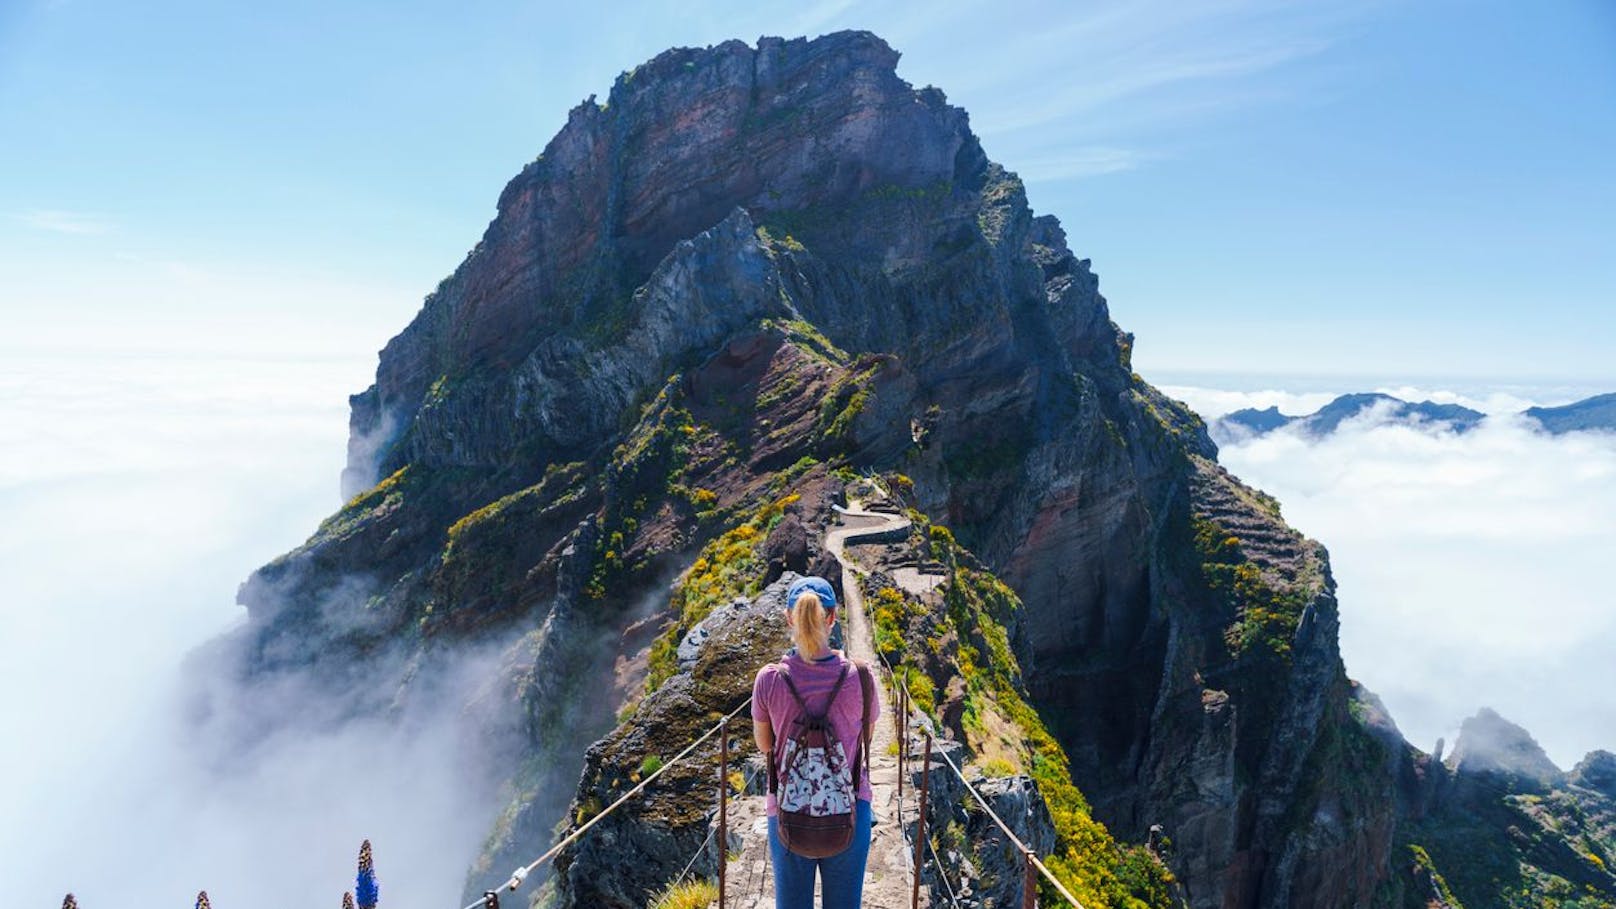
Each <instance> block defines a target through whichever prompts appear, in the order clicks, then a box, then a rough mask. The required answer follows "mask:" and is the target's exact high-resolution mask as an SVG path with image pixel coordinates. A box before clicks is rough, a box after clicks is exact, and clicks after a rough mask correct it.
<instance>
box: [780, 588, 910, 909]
mask: <svg viewBox="0 0 1616 909" xmlns="http://www.w3.org/2000/svg"><path fill="white" fill-rule="evenodd" d="M786 622H787V624H789V625H790V626H791V639H792V641H793V642H794V643H795V644H796V646H795V647H794V648H793V649H791V650H790V651H788V652H787V653H786V655H785V656H784V657H782V658H781V659H780V660H779V662H775V663H770V664H768V665H766V666H764V667H763V668H762V669H760V670H758V674H757V680H756V681H755V682H754V683H753V686H752V731H753V734H754V736H755V737H756V739H757V745H758V750H759V751H761V752H762V753H763V754H764V755H766V756H767V758H768V761H769V787H768V794H767V795H766V796H765V799H764V806H765V810H766V811H767V813H768V816H769V859H770V861H771V862H772V863H773V865H774V905H775V909H812V907H813V900H814V876H815V874H816V873H817V875H818V876H819V880H820V886H821V889H822V891H823V893H824V903H823V907H824V909H856V907H857V906H858V905H859V901H860V900H861V898H862V897H863V893H864V865H865V861H866V859H868V858H869V854H870V825H871V818H870V774H869V742H870V737H871V735H872V733H873V732H874V728H875V722H876V717H878V716H880V703H879V700H878V695H877V691H876V685H875V681H874V677H873V676H872V675H871V674H870V670H869V667H868V666H865V665H864V664H862V663H859V662H857V661H855V660H852V659H849V658H848V657H847V656H846V655H845V654H843V653H842V652H841V651H837V650H832V649H830V631H831V627H832V626H833V625H835V623H836V593H835V591H834V590H832V589H831V586H830V582H828V581H826V580H825V579H824V578H819V577H804V578H798V579H797V580H796V581H795V582H794V583H793V584H792V585H791V587H790V588H789V589H788V590H787V591H786Z"/></svg>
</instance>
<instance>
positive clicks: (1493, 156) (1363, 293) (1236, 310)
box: [0, 0, 1616, 386]
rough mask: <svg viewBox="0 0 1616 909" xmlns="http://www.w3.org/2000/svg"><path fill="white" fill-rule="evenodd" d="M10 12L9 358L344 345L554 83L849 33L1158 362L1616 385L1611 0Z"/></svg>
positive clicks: (424, 285)
mask: <svg viewBox="0 0 1616 909" xmlns="http://www.w3.org/2000/svg"><path fill="white" fill-rule="evenodd" d="M682 6H683V5H682V4H673V3H667V4H658V3H638V4H627V3H624V4H594V5H588V4H568V5H552V4H536V3H509V2H493V0H472V2H459V3H452V4H451V3H437V4H420V3H415V4H412V3H400V2H359V3H345V4H329V3H324V2H290V3H278V4H219V3H214V2H203V0H153V2H150V3H142V4H129V3H122V2H102V0H53V2H17V0H12V2H10V3H8V4H6V5H5V6H3V7H0V287H3V288H4V292H3V293H0V308H3V310H4V313H3V315H4V318H5V324H6V331H5V333H4V335H3V336H0V348H5V349H7V350H13V351H14V350H17V349H19V348H22V349H29V350H61V349H73V350H93V351H112V350H124V349H142V350H151V349H159V350H168V351H175V352H181V353H194V352H200V351H221V350H224V351H243V352H252V353H262V354H276V355H280V354H296V355H337V356H351V355H355V354H356V352H357V354H358V355H360V356H362V357H364V358H366V360H367V362H369V358H370V357H371V355H372V354H373V352H374V351H375V350H377V349H379V348H380V347H381V345H382V344H383V343H384V342H385V341H386V340H387V338H388V337H390V336H391V335H392V334H393V333H395V332H396V331H397V330H399V329H400V328H402V327H403V325H404V324H405V323H406V322H407V321H408V319H409V318H410V316H411V315H413V314H414V312H415V310H416V309H417V308H418V306H419V303H420V299H421V297H422V296H423V295H424V294H425V293H426V292H427V291H429V290H430V289H431V288H432V287H433V286H434V285H435V284H436V283H437V281H438V279H439V278H441V277H443V276H444V275H445V274H447V273H448V271H449V270H450V269H452V268H453V267H454V265H455V264H456V263H458V262H459V260H460V259H461V258H462V256H463V255H464V254H465V252H466V250H467V249H469V248H470V247H471V246H472V245H473V244H474V243H475V242H476V240H477V238H478V236H479V235H480V234H481V231H482V229H483V227H484V226H485V225H486V223H487V221H488V219H489V218H490V217H491V216H492V214H493V206H494V201H495V199H496V197H497V195H498V192H499V189H500V187H502V186H503V185H504V183H505V181H506V180H507V179H509V177H511V176H512V175H513V174H515V173H516V172H517V170H518V169H519V168H520V167H521V165H522V164H523V163H525V162H526V161H528V160H530V159H532V158H533V157H534V156H535V155H536V154H537V152H538V151H539V149H540V148H541V147H542V146H543V144H544V143H545V141H546V140H547V139H548V138H549V137H550V136H551V135H552V134H553V133H554V132H555V130H556V129H557V128H558V127H559V126H560V124H561V123H562V122H563V120H564V117H565V113H566V111H567V109H568V108H570V107H571V106H573V105H574V104H576V103H577V102H578V101H580V100H581V99H582V98H584V97H586V96H587V95H590V94H601V95H604V93H605V92H606V90H607V89H608V88H609V86H610V84H611V81H612V79H613V78H614V77H615V75H616V74H617V73H618V72H619V71H621V70H624V69H628V68H630V67H632V66H634V65H636V64H637V63H639V62H641V61H643V60H644V59H646V58H648V57H650V56H652V55H654V54H655V53H656V52H657V51H659V50H661V49H663V48H665V47H667V46H671V45H677V44H708V43H714V42H717V41H719V40H723V39H725V38H729V37H741V38H744V39H747V40H752V39H755V38H756V37H757V36H758V35H760V34H785V35H795V34H817V33H821V32H824V31H829V30H833V29H836V28H843V27H861V28H870V29H872V30H874V31H876V32H878V33H880V34H882V35H883V36H884V37H886V38H887V39H888V40H889V41H890V42H891V43H892V44H893V45H894V46H895V47H897V48H898V49H899V50H900V51H902V52H903V54H904V58H903V61H902V62H901V63H900V65H899V72H900V74H901V75H903V76H904V77H905V78H907V79H909V80H910V81H912V82H914V83H916V84H926V83H931V84H936V85H938V86H940V87H942V88H943V89H944V90H945V91H946V92H947V93H948V95H949V97H950V99H951V100H952V101H953V102H954V103H956V104H959V105H961V106H963V107H965V108H966V109H967V110H969V111H970V112H971V115H972V122H973V124H974V125H975V127H976V128H977V130H978V131H979V133H980V134H981V135H982V137H983V142H984V144H985V145H986V147H987V150H988V153H989V154H990V155H991V156H993V157H994V158H995V159H997V160H1000V161H1002V162H1003V163H1005V164H1006V165H1007V166H1009V167H1011V168H1012V169H1015V170H1018V171H1019V172H1021V173H1022V174H1023V175H1024V176H1025V177H1026V178H1027V182H1028V188H1029V193H1030V196H1031V199H1032V202H1033V204H1034V206H1035V207H1036V208H1037V209H1038V210H1039V211H1041V212H1052V213H1055V214H1057V215H1059V216H1060V217H1061V219H1062V221H1063V222H1064V223H1065V225H1066V227H1067V230H1068V233H1069V236H1070V238H1071V242H1072V245H1073V247H1074V248H1075V249H1076V250H1077V251H1078V253H1079V254H1080V255H1083V256H1089V257H1092V258H1093V260H1094V263H1095V268H1096V269H1097V270H1098V271H1099V273H1100V275H1101V287H1102V290H1103V291H1104V292H1105V293H1106V294H1107V296H1108V298H1109V299H1110V300H1111V303H1112V308H1113V314H1114V315H1115V317H1116V318H1117V320H1118V321H1119V322H1120V323H1121V324H1122V325H1123V327H1124V328H1127V329H1129V330H1132V331H1135V332H1136V333H1137V334H1138V336H1139V342H1138V345H1137V351H1138V353H1137V360H1138V364H1139V366H1140V368H1141V370H1142V371H1144V372H1145V373H1146V375H1147V376H1151V375H1153V374H1155V373H1161V374H1164V375H1165V374H1174V373H1178V372H1186V371H1225V372H1237V373H1248V374H1249V373H1291V374H1295V373H1311V374H1352V375H1364V376H1377V377H1381V378H1383V379H1385V380H1391V379H1395V378H1402V377H1415V376H1470V377H1483V378H1487V377H1545V378H1556V379H1576V380H1580V381H1586V382H1590V383H1593V384H1595V385H1598V384H1601V383H1603V384H1605V385H1610V386H1616V366H1613V365H1611V364H1612V358H1611V356H1610V352H1611V351H1612V350H1616V306H1613V305H1612V304H1613V303H1616V214H1613V213H1616V7H1613V6H1612V5H1611V4H1609V3H1606V2H1603V0H1554V2H1544V3H1535V4H1518V3H1504V2H1448V0H1433V2H1421V3H1401V2H1369V3H1359V2H1354V3H1339V4H1338V3H1332V2H1315V3H1308V4H1291V3H1277V2H1267V0H1216V2H1206V3H1194V4H1184V3H1178V2H1141V3H1061V4H1035V3H1021V4H1002V3H999V4H992V5H991V6H989V5H985V4H983V5H978V4H957V3H946V2H944V3H936V4H926V5H924V6H921V5H918V4H915V5H899V4H874V5H870V6H868V7H866V6H865V5H863V4H858V3H852V2H831V3H821V4H813V3H802V2H797V3H790V4H765V3H751V2H748V3H738V2H737V3H719V4H709V5H707V6H706V7H705V8H704V11H702V12H695V13H692V12H690V11H688V10H685V9H683V8H682Z"/></svg>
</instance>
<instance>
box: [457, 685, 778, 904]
mask: <svg viewBox="0 0 1616 909" xmlns="http://www.w3.org/2000/svg"><path fill="white" fill-rule="evenodd" d="M751 703H752V696H751V695H747V697H746V700H744V701H742V702H741V705H740V706H739V707H736V708H735V709H734V710H731V711H730V712H729V713H727V714H725V715H724V718H723V719H721V720H719V721H718V722H717V723H714V724H713V725H712V727H711V728H709V729H708V730H707V731H706V732H704V733H702V735H701V737H700V738H698V739H696V740H695V741H694V742H691V743H690V744H689V745H687V746H685V750H683V751H681V752H679V753H678V754H676V755H674V756H673V758H672V759H671V760H669V761H668V762H667V763H665V764H663V765H662V766H661V767H658V768H657V769H656V770H654V771H652V772H651V775H650V776H647V777H646V778H645V779H643V780H640V782H639V784H638V785H636V786H635V787H634V788H633V789H630V790H629V791H627V792H625V793H623V794H622V795H621V796H618V798H617V800H616V801H614V802H612V803H611V804H610V805H607V806H606V807H605V808H604V809H602V810H601V812H600V813H599V814H597V815H595V816H594V817H592V818H590V819H589V820H588V821H586V822H584V823H583V824H582V825H581V826H580V827H579V828H578V829H577V830H574V831H572V832H571V833H569V834H567V835H566V836H565V837H562V838H561V840H560V841H559V842H557V843H556V844H555V845H554V846H551V847H550V848H549V849H548V850H546V851H545V853H544V854H543V855H541V856H539V857H538V858H536V859H534V860H533V861H531V862H529V863H527V864H526V865H523V866H521V867H520V868H517V869H516V870H515V871H513V872H511V877H510V880H507V881H506V882H505V883H504V884H501V885H500V887H499V889H497V890H490V891H488V892H487V893H484V894H483V896H482V898H481V899H479V900H477V901H476V902H474V903H472V904H470V905H468V906H466V909H479V907H484V906H486V907H489V909H494V907H497V906H498V905H499V893H500V892H501V891H508V892H515V891H516V888H518V887H520V886H522V882H523V881H525V880H527V878H528V875H530V874H532V873H533V872H534V870H535V869H537V868H538V867H539V866H540V865H542V864H544V863H545V862H548V861H550V860H551V859H553V858H555V857H556V856H557V855H559V854H560V853H561V850H563V849H565V848H567V847H568V846H570V845H572V844H573V843H575V842H577V841H578V838H579V837H581V836H583V835H584V834H585V833H587V832H589V829H590V828H591V827H594V826H595V825H596V824H598V823H600V822H601V821H602V820H605V819H606V817H607V816H608V815H610V814H611V813H612V812H613V811H616V810H617V809H618V808H620V807H622V806H623V805H624V804H626V803H627V802H628V801H629V800H631V799H633V798H634V797H635V796H637V795H639V794H640V793H641V792H644V791H645V787H647V786H649V785H651V783H652V782H654V781H655V780H656V778H657V777H659V776H661V775H662V774H664V773H666V772H668V770H669V769H671V768H672V767H673V766H674V765H676V764H678V763H679V762H680V761H682V760H684V759H685V758H687V757H689V756H690V754H691V752H693V751H695V750H696V749H697V748H699V747H701V744H702V743H703V742H705V741H707V740H708V739H710V738H712V737H713V734H714V733H716V732H718V731H719V730H720V729H723V728H725V727H726V726H728V725H729V721H730V720H732V719H734V718H735V716H736V715H737V714H739V713H740V712H741V711H742V710H745V709H746V708H747V706H748V705H750V704H751Z"/></svg>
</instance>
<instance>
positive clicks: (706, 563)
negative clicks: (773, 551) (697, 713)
mask: <svg viewBox="0 0 1616 909" xmlns="http://www.w3.org/2000/svg"><path fill="white" fill-rule="evenodd" d="M797 499H798V495H797V494H796V493H791V494H789V495H786V496H782V497H780V498H778V499H774V500H772V501H770V502H768V503H767V504H765V505H763V506H762V507H761V508H759V509H758V510H757V511H755V512H754V513H753V514H752V516H751V517H750V518H749V519H747V520H745V521H743V522H741V523H740V524H737V525H736V526H734V527H732V528H730V529H729V530H727V531H725V532H724V533H723V534H722V535H720V536H719V537H718V538H717V539H715V540H713V541H712V542H710V543H708V544H707V545H706V546H705V547H704V548H703V549H702V551H701V555H700V556H698V557H697V558H696V561H695V562H694V563H693V564H692V565H691V566H690V570H689V571H687V572H685V575H684V577H683V578H681V579H680V581H679V584H678V586H677V587H676V588H675V589H674V592H673V600H672V602H671V604H670V605H671V607H672V609H673V610H674V611H675V612H676V613H678V616H679V620H678V622H676V623H675V624H674V625H673V627H672V628H669V629H668V630H667V631H666V632H664V633H663V634H662V635H661V636H660V637H658V638H657V639H656V641H654V642H653V643H652V644H651V656H650V674H649V675H648V676H647V678H646V690H647V691H648V692H649V691H655V690H656V689H657V688H659V687H660V686H661V685H662V683H663V682H665V681H667V680H668V679H669V678H671V677H672V676H673V674H674V673H675V672H678V670H679V663H678V658H677V653H678V650H679V642H680V641H681V640H682V639H683V638H684V636H685V635H686V634H688V633H689V631H690V629H691V628H693V627H695V625H696V623H697V622H700V621H701V620H702V619H705V618H706V617H707V616H708V615H710V614H711V613H712V611H713V609H715V608H716V607H718V606H720V605H721V604H724V603H727V602H729V601H730V600H732V599H734V598H736V597H752V596H756V595H757V594H758V593H759V592H760V591H761V590H762V587H763V583H762V582H763V572H764V569H765V568H766V567H767V566H766V565H765V564H764V563H763V560H762V559H760V558H758V547H760V546H761V545H762V544H763V540H764V539H765V538H766V537H767V536H768V534H769V531H770V530H773V529H774V525H775V524H776V523H778V522H779V521H780V518H781V516H782V515H783V514H784V513H785V509H786V506H788V505H790V504H792V503H793V502H796V501H797Z"/></svg>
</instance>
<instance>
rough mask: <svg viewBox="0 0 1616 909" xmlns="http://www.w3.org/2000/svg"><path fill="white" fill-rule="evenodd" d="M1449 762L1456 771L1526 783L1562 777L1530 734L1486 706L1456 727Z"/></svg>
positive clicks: (1548, 782)
mask: <svg viewBox="0 0 1616 909" xmlns="http://www.w3.org/2000/svg"><path fill="white" fill-rule="evenodd" d="M1450 761H1451V763H1452V766H1453V769H1454V770H1455V771H1456V772H1458V773H1477V774H1481V773H1486V774H1498V775H1500V776H1504V777H1508V778H1510V779H1511V780H1512V781H1514V782H1517V783H1521V784H1524V785H1527V786H1549V785H1552V784H1554V783H1555V782H1557V781H1558V780H1559V779H1560V778H1561V777H1562V776H1563V774H1562V773H1561V772H1560V768H1558V767H1556V766H1554V762H1553V761H1551V760H1549V756H1548V754H1547V753H1546V752H1545V751H1544V750H1543V746H1541V745H1539V744H1538V743H1537V740H1536V739H1534V738H1532V735H1531V733H1529V732H1527V731H1526V730H1525V729H1522V728H1521V727H1519V726H1517V725H1515V724H1514V723H1511V722H1510V721H1509V720H1506V719H1504V718H1503V717H1501V716H1499V715H1498V714H1497V713H1496V712H1494V711H1493V710H1491V709H1488V708H1482V710H1481V712H1479V713H1477V714H1476V715H1475V716H1473V717H1471V718H1470V719H1468V720H1465V721H1464V725H1462V726H1460V727H1459V741H1458V742H1457V743H1456V744H1455V745H1454V746H1453V756H1452V758H1451V759H1450Z"/></svg>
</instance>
